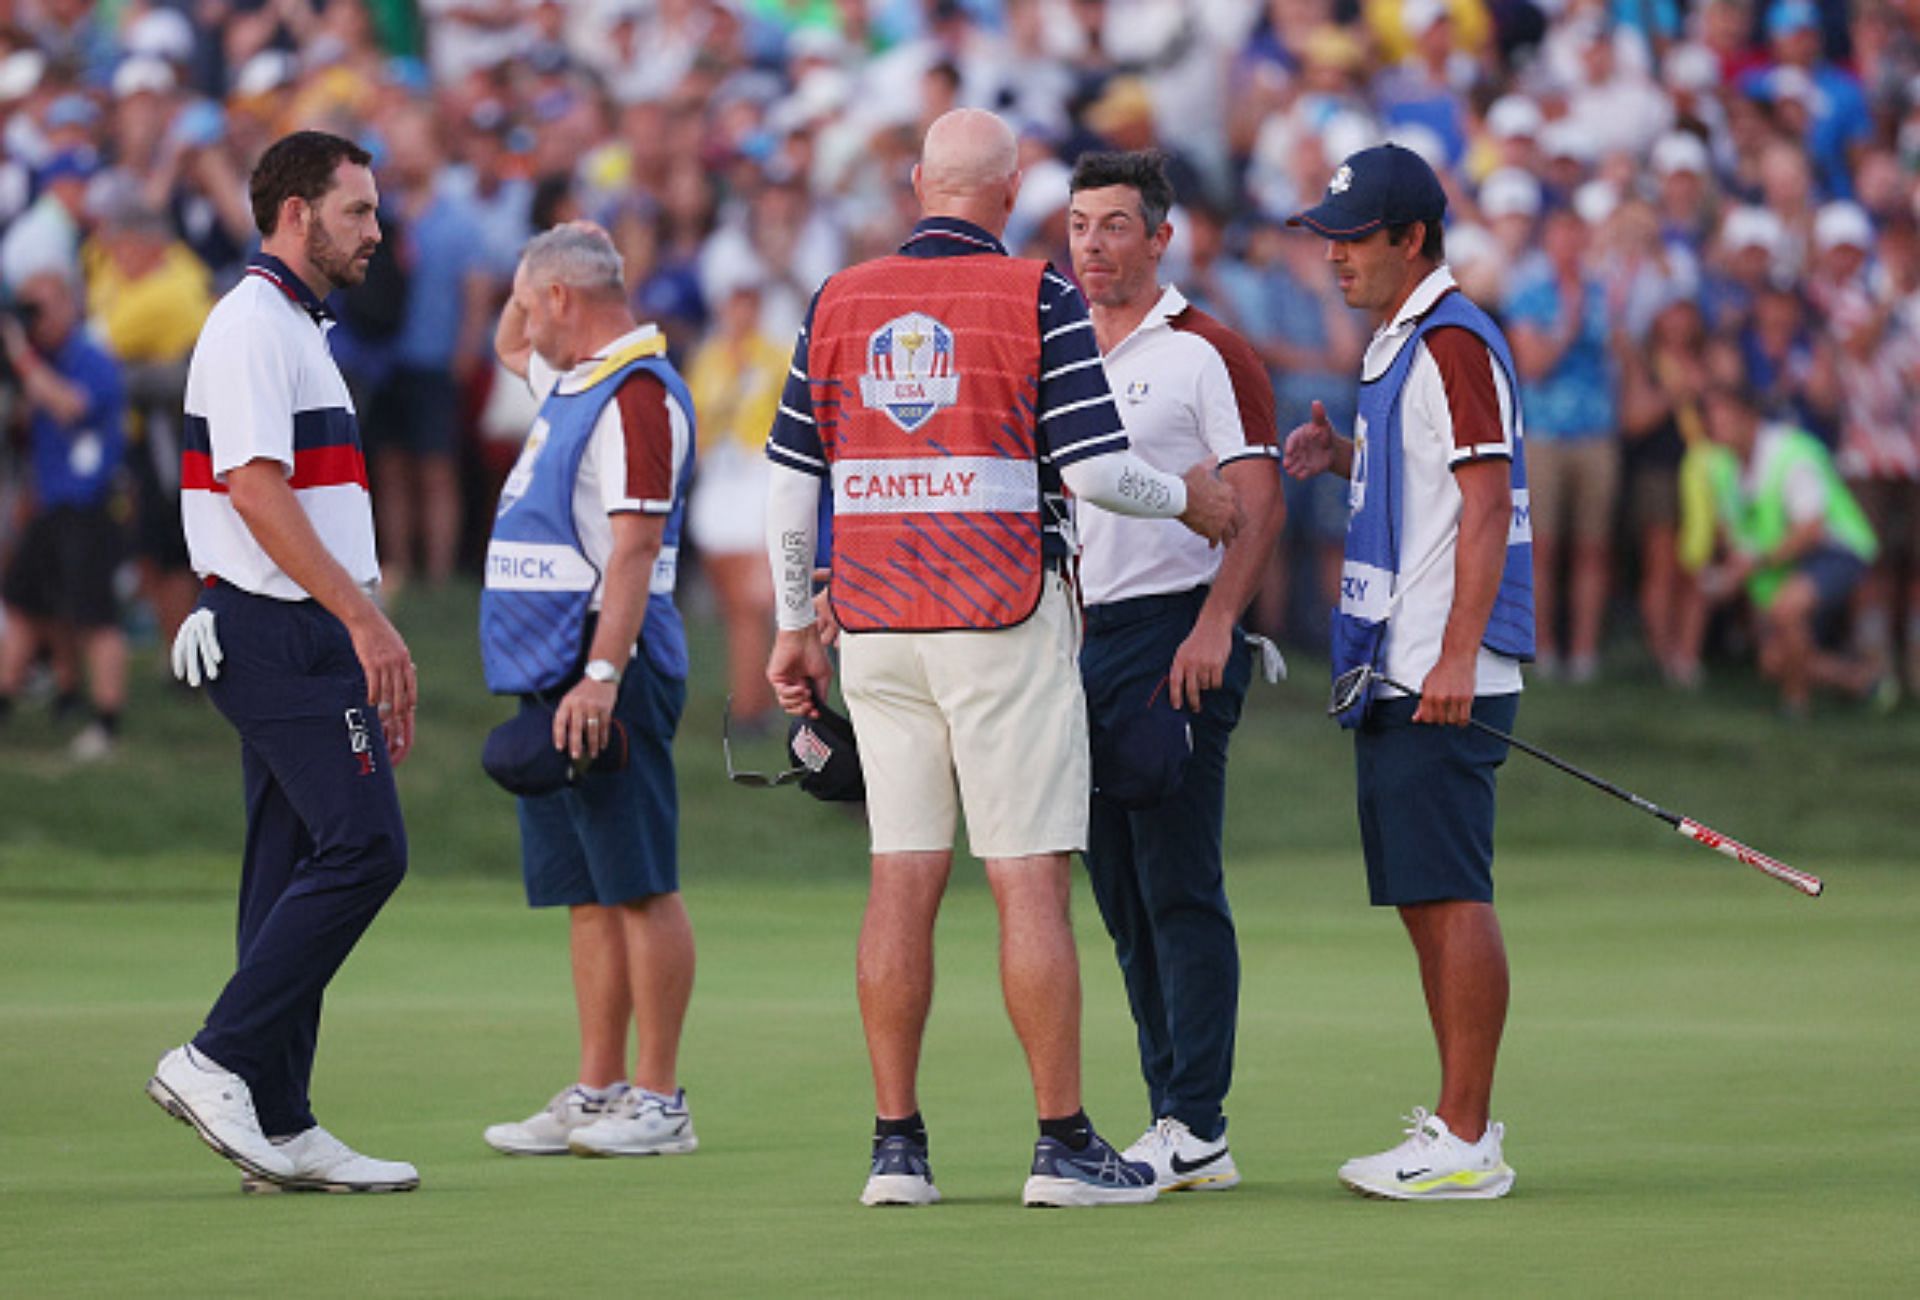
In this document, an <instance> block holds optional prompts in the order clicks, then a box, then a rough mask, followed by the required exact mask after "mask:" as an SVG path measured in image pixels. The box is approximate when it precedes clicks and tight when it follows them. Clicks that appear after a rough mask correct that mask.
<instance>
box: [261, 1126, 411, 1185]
mask: <svg viewBox="0 0 1920 1300" xmlns="http://www.w3.org/2000/svg"><path fill="white" fill-rule="evenodd" d="M276 1145H277V1146H278V1147H279V1148H280V1150H281V1151H282V1152H283V1153H285V1155H286V1156H287V1158H288V1159H289V1160H290V1161H292V1162H293V1172H292V1174H290V1175H288V1176H287V1177H285V1178H260V1177H258V1176H256V1175H252V1174H249V1175H247V1176H246V1177H244V1178H242V1179H241V1180H240V1190H241V1191H244V1192H255V1193H261V1192H410V1191H412V1190H413V1189H414V1188H416V1187H418V1186H420V1171H419V1170H417V1169H415V1168H414V1167H413V1166H412V1165H410V1164H408V1163H407V1162H406V1161H404V1160H376V1159H374V1158H373V1157H372V1156H363V1155H361V1154H360V1153H359V1152H358V1151H355V1150H354V1149H353V1148H352V1147H350V1146H348V1145H347V1144H346V1143H345V1142H342V1141H341V1140H340V1139H339V1138H337V1137H335V1136H334V1135H333V1134H331V1133H329V1132H327V1131H326V1130H325V1129H323V1128H321V1127H320V1126H319V1125H318V1124H315V1125H314V1126H313V1127H312V1128H310V1129H308V1130H307V1131H306V1132H304V1133H300V1134H297V1135H295V1136H293V1137H290V1138H288V1139H287V1140H286V1141H284V1142H280V1143H277V1144H276Z"/></svg>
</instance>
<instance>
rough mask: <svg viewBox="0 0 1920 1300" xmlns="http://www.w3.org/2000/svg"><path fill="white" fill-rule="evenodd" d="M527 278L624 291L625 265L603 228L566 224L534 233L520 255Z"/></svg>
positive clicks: (610, 291) (597, 289)
mask: <svg viewBox="0 0 1920 1300" xmlns="http://www.w3.org/2000/svg"><path fill="white" fill-rule="evenodd" d="M521 260H522V261H524V262H525V263H526V267H527V278H528V279H529V280H550V281H552V282H553V283H555V284H564V285H567V286H568V287H569V288H574V289H584V290H587V291H589V292H600V293H610V294H614V295H617V296H622V297H624V296H625V294H626V283H627V281H626V266H625V264H624V263H623V262H622V261H621V259H620V253H619V250H617V249H616V248H614V246H613V241H612V240H611V239H609V238H608V237H607V233H606V232H605V231H604V230H597V229H590V228H588V227H585V226H580V225H574V224H571V223H570V224H568V225H564V226H555V227H554V228H553V229H552V230H549V231H547V232H546V233H545V234H542V235H536V236H534V238H533V240H532V241H531V242H530V243H528V245H527V251H526V253H525V254H523V255H522V258H521Z"/></svg>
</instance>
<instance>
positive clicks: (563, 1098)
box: [484, 1082, 627, 1156]
mask: <svg viewBox="0 0 1920 1300" xmlns="http://www.w3.org/2000/svg"><path fill="white" fill-rule="evenodd" d="M626 1093H627V1085H626V1084H625V1083H624V1082H615V1083H613V1084H611V1085H610V1086H608V1087H606V1088H588V1087H587V1086H586V1085H584V1084H579V1083H573V1084H568V1085H567V1086H566V1087H564V1088H562V1089H561V1090H560V1091H559V1092H557V1093H555V1094H554V1097H553V1100H552V1101H550V1102H548V1103H547V1104H546V1106H545V1108H544V1109H542V1110H539V1111H536V1112H534V1113H533V1114H532V1115H529V1116H528V1117H527V1118H525V1119H523V1120H519V1121H516V1122H514V1123H511V1124H490V1125H488V1126H487V1131H486V1133H485V1135H484V1136H485V1138H486V1142H487V1145H488V1146H490V1147H492V1148H493V1149H494V1150H495V1151H498V1152H501V1153H502V1154H504V1155H510V1156H564V1155H566V1154H567V1153H568V1152H569V1150H570V1149H571V1148H569V1147H568V1146H567V1139H568V1138H569V1137H571V1136H572V1135H573V1132H574V1130H575V1129H583V1128H585V1127H587V1125H589V1124H594V1123H597V1122H599V1121H600V1120H601V1119H602V1118H603V1117H605V1116H606V1115H607V1114H609V1113H610V1112H611V1111H612V1110H613V1109H614V1107H615V1106H616V1105H617V1104H618V1102H619V1101H620V1099H621V1098H622V1097H624V1096H625V1095H626Z"/></svg>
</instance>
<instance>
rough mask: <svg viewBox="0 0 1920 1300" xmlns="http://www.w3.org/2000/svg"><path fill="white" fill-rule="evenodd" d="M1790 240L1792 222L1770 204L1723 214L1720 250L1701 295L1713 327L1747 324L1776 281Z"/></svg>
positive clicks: (1717, 329)
mask: <svg viewBox="0 0 1920 1300" xmlns="http://www.w3.org/2000/svg"><path fill="white" fill-rule="evenodd" d="M1786 240H1787V232H1786V227H1785V226H1783V225H1781V224H1780V218H1779V217H1776V216H1775V215H1774V214H1773V213H1771V212H1769V211H1767V209H1765V208H1761V207H1751V206H1748V207H1737V208H1731V209H1729V210H1728V211H1727V214H1726V215H1725V216H1724V217H1723V218H1721V221H1720V239H1719V244H1718V252H1717V255H1716V256H1715V257H1713V258H1711V259H1710V260H1709V263H1708V270H1707V276H1706V280H1705V283H1704V285H1703V286H1702V290H1701V295H1700V306H1701V309H1702V310H1703V311H1704V312H1705V313H1706V317H1707V326H1708V328H1709V329H1710V330H1712V331H1713V332H1714V333H1716V334H1720V333H1726V332H1728V331H1730V330H1738V329H1741V328H1742V327H1744V326H1745V324H1746V321H1747V317H1748V316H1749V315H1751V314H1752V311H1753V305H1754V303H1755V301H1756V300H1758V298H1759V296H1760V295H1761V294H1762V293H1763V292H1765V291H1766V290H1767V289H1769V288H1771V287H1772V284H1773V280H1774V266H1775V262H1776V259H1778V258H1779V256H1780V252H1781V250H1782V249H1783V248H1785V246H1786Z"/></svg>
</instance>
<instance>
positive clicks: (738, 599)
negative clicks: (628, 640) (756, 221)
mask: <svg viewBox="0 0 1920 1300" xmlns="http://www.w3.org/2000/svg"><path fill="white" fill-rule="evenodd" d="M721 288H722V295H721V300H720V302H719V303H718V304H717V305H716V312H715V328H714V330H713V331H712V333H710V334H709V335H708V337H707V341H706V342H705V343H703V344H701V345H700V348H699V350H698V351H696V352H695V353H694V355H693V363H692V364H691V365H690V366H689V367H688V369H687V386H688V387H689V388H690V389H691V390H692V392H693V406H694V411H695V414H696V417H697V418H696V420H695V424H696V425H697V426H698V428H699V431H700V433H699V438H700V442H699V453H700V454H699V459H698V461H697V468H696V469H695V471H694V480H693V495H692V498H691V500H690V501H689V502H688V507H687V530H688V532H689V533H690V534H691V535H692V538H693V544H694V546H695V547H696V548H697V549H698V550H699V553H700V560H701V565H702V567H703V568H704V569H705V571H706V573H707V576H708V577H709V578H710V579H711V581H712V583H713V590H714V595H715V597H716V598H717V599H718V601H719V603H720V617H721V620H722V622H723V623H724V624H725V626H726V630H727V683H728V690H729V691H730V693H731V694H732V697H733V710H734V717H735V721H736V725H737V726H738V727H739V728H740V729H742V730H744V731H746V732H748V733H749V734H751V732H752V731H754V730H755V729H766V728H768V727H770V726H771V725H772V722H773V718H774V715H775V710H774V707H773V690H772V688H771V687H770V686H768V685H767V678H766V673H765V668H766V662H767V655H768V654H769V652H770V651H771V650H772V647H773V580H772V578H771V576H770V575H769V573H768V570H767V550H766V538H765V536H764V535H763V532H762V529H763V520H764V518H765V515H766V495H767V459H766V456H765V455H764V454H763V452H762V445H763V444H764V442H765V441H766V436H767V430H768V429H770V428H772V427H773V416H774V412H775V411H776V410H777V409H778V407H779V405H780V388H781V385H782V383H783V382H784V381H785V380H786V375H787V349H785V348H784V347H781V346H780V345H779V344H778V343H776V342H775V341H774V340H773V339H771V338H769V337H768V336H767V335H766V334H764V333H762V332H761V330H760V323H759V322H760V288H759V284H758V280H757V268H748V267H742V268H740V269H739V271H738V273H736V274H735V275H733V276H731V277H729V278H728V280H727V282H726V283H724V284H723V285H722V286H721Z"/></svg>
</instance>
